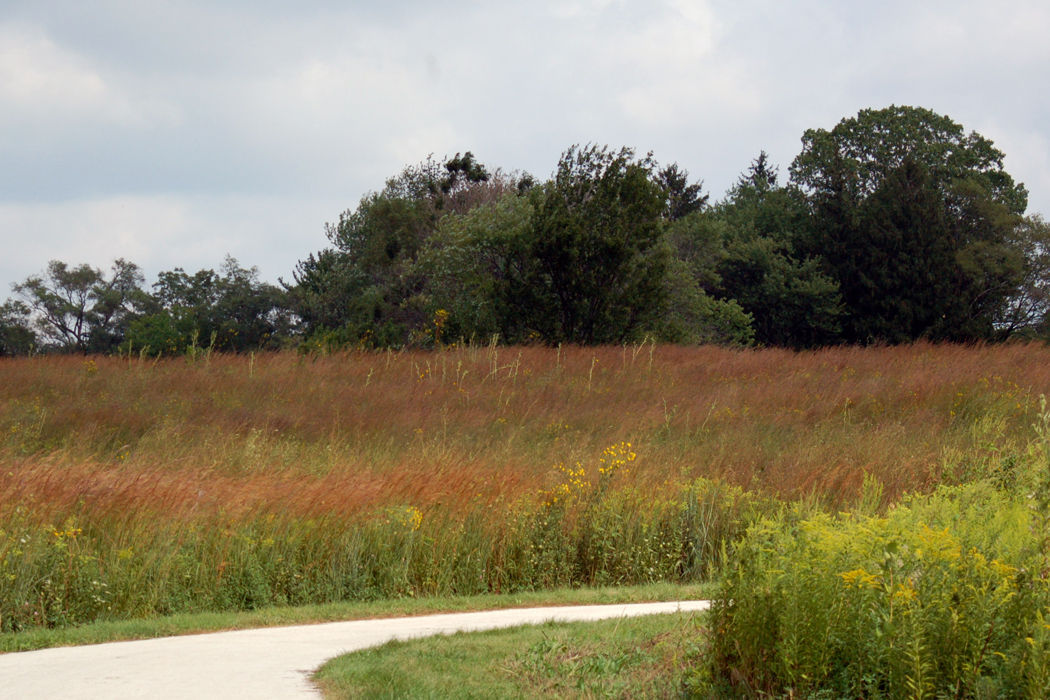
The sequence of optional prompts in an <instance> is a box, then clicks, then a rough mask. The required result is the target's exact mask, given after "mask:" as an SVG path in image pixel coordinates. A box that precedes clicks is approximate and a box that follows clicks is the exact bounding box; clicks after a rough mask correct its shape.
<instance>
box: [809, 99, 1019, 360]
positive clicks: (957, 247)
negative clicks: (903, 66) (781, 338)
mask: <svg viewBox="0 0 1050 700" xmlns="http://www.w3.org/2000/svg"><path fill="white" fill-rule="evenodd" d="M802 141H803V149H802V152H801V153H800V154H799V156H798V157H797V158H796V159H795V161H794V162H793V163H792V166H791V176H792V179H793V181H794V183H795V184H796V185H797V186H799V187H800V188H801V189H802V190H803V191H804V192H805V193H806V194H807V195H808V198H809V202H810V205H811V211H812V215H813V228H812V231H813V235H812V237H811V238H810V240H809V241H808V245H809V247H810V251H811V252H813V253H814V254H815V255H820V256H821V258H822V260H823V263H824V267H825V269H826V270H827V271H828V273H829V274H830V276H831V277H832V278H833V279H834V280H835V281H836V282H837V284H838V285H839V286H840V288H841V290H842V294H843V301H844V303H845V307H846V319H845V323H844V328H845V338H846V340H849V341H852V342H872V341H882V342H903V341H907V340H912V339H915V338H920V337H925V338H930V339H951V340H973V339H980V338H993V337H995V336H996V334H997V327H998V325H1000V323H1001V317H1002V314H1003V313H1004V310H1005V308H1006V305H1007V300H1008V299H1009V298H1010V297H1011V296H1012V295H1013V293H1014V291H1015V290H1016V287H1017V285H1018V284H1019V283H1020V279H1021V276H1022V274H1023V264H1024V259H1023V254H1022V253H1021V252H1020V251H1018V250H1017V248H1016V246H1014V245H1013V244H1012V242H1011V233H1012V231H1014V229H1015V228H1016V226H1017V224H1018V222H1019V217H1020V215H1021V214H1022V213H1023V212H1024V210H1025V207H1026V203H1027V192H1026V190H1025V189H1024V186H1023V185H1020V184H1018V183H1015V182H1014V180H1013V178H1012V177H1011V176H1010V175H1009V174H1008V173H1007V172H1006V171H1005V170H1004V169H1003V154H1002V152H1000V151H999V150H998V149H996V148H995V147H994V145H993V144H992V142H991V141H989V140H988V139H986V138H984V137H983V136H981V135H979V134H976V133H969V134H967V133H965V132H964V130H963V128H962V127H961V126H960V125H958V124H956V123H955V122H953V121H952V120H951V119H950V118H948V117H946V116H943V115H939V114H936V113H934V112H932V111H930V110H927V109H923V108H917V107H898V106H892V107H889V108H886V109H882V110H863V111H861V112H860V113H859V114H858V115H857V116H856V117H852V118H848V119H844V120H842V121H841V122H840V123H839V124H838V125H837V126H836V127H835V128H834V129H832V130H831V131H825V130H822V129H815V130H809V131H807V132H806V133H805V135H804V136H803V139H802Z"/></svg>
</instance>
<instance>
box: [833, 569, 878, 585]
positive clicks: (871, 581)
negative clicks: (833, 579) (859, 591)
mask: <svg viewBox="0 0 1050 700" xmlns="http://www.w3.org/2000/svg"><path fill="white" fill-rule="evenodd" d="M839 577H840V578H841V579H842V580H843V582H844V583H845V584H846V587H847V588H878V587H879V586H880V585H882V583H881V581H879V577H878V576H876V575H875V574H869V573H868V572H867V571H865V570H864V569H853V571H846V572H843V573H841V574H839Z"/></svg>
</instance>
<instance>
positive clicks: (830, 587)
mask: <svg viewBox="0 0 1050 700" xmlns="http://www.w3.org/2000/svg"><path fill="white" fill-rule="evenodd" d="M1029 526H1030V518H1029V516H1028V513H1027V509H1026V508H1025V506H1024V505H1023V503H1021V502H1019V500H1018V499H1016V498H1013V497H1010V496H1009V495H1007V494H1005V493H1003V492H999V491H996V490H994V489H992V488H990V487H988V486H986V485H984V484H980V483H977V484H973V485H969V486H965V487H957V488H954V489H942V490H939V491H938V492H937V493H935V494H933V495H931V496H928V497H912V498H911V499H908V500H906V501H904V502H903V503H901V504H900V505H897V506H895V507H892V508H891V509H890V510H889V512H888V513H887V514H886V515H885V516H883V517H879V516H877V515H866V514H861V513H852V514H850V513H844V514H840V515H837V516H831V515H827V514H823V513H810V514H807V513H805V512H804V511H799V510H797V509H796V510H793V511H787V512H785V513H784V514H783V515H781V516H779V517H777V518H773V519H769V520H764V521H762V522H760V523H758V524H756V525H755V526H753V527H752V528H751V529H750V530H749V531H748V534H747V536H746V537H745V538H744V540H743V541H742V542H741V543H740V545H739V546H738V548H737V549H736V554H735V564H734V566H733V568H732V569H731V571H730V574H729V576H728V577H727V579H726V582H725V584H724V589H723V591H722V592H721V593H720V595H719V597H718V599H717V601H716V604H715V606H714V618H713V620H712V629H711V654H712V656H711V660H710V664H709V665H708V666H707V667H706V668H705V669H703V670H701V671H698V672H697V674H696V675H695V676H694V677H693V678H692V679H691V681H690V682H691V683H692V684H694V686H695V687H696V688H697V689H699V688H700V687H703V686H704V684H711V685H709V686H707V687H713V688H719V689H721V690H720V691H718V692H724V693H730V694H733V695H751V696H755V695H772V696H785V695H790V696H798V697H817V696H821V695H820V694H821V693H824V694H827V693H831V694H834V695H836V696H864V697H934V696H944V695H952V696H956V697H984V696H992V697H1041V696H1042V693H1043V692H1044V691H1045V687H1046V686H1045V682H1046V678H1047V675H1046V674H1047V672H1048V671H1050V649H1048V648H1047V646H1046V641H1047V640H1050V626H1047V625H1046V624H1045V621H1044V618H1043V611H1045V610H1046V609H1047V606H1048V605H1050V588H1048V587H1047V582H1046V580H1045V578H1043V577H1042V576H1041V575H1039V574H1038V573H1037V572H1038V566H1037V565H1036V564H1037V561H1035V560H1033V558H1032V550H1031V548H1030V547H1029V546H1028V544H1029V543H1030V542H1031V539H1032V535H1031V530H1030V528H1029ZM708 674H709V675H708ZM705 676H706V680H705Z"/></svg>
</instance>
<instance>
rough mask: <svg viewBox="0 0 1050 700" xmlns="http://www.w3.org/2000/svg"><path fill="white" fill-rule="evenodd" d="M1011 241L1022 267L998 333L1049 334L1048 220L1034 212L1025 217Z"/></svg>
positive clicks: (1044, 336) (1049, 263)
mask: <svg viewBox="0 0 1050 700" xmlns="http://www.w3.org/2000/svg"><path fill="white" fill-rule="evenodd" d="M1010 245H1011V247H1012V248H1014V249H1015V250H1018V251H1020V252H1021V255H1022V256H1023V258H1024V267H1023V272H1022V276H1021V280H1020V283H1019V285H1018V286H1017V288H1016V289H1015V290H1014V291H1013V293H1012V294H1011V295H1010V297H1009V299H1007V301H1006V304H1005V310H1004V312H1003V314H1002V315H1001V317H1000V319H999V326H998V327H997V330H998V332H999V335H1000V337H1010V336H1012V335H1022V336H1029V337H1031V336H1039V337H1042V338H1050V317H1048V316H1047V311H1050V224H1048V223H1047V222H1046V221H1045V220H1044V219H1043V218H1042V217H1041V216H1039V215H1037V214H1036V215H1032V216H1028V217H1025V218H1024V219H1022V220H1021V222H1020V224H1018V225H1017V226H1016V227H1015V229H1014V230H1013V232H1012V235H1011V237H1010Z"/></svg>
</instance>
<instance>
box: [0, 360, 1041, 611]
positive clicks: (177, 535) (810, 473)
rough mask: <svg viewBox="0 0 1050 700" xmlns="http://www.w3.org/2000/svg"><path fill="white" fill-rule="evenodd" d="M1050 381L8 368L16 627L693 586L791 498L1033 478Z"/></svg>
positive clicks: (2, 562) (648, 367) (287, 365)
mask: <svg viewBox="0 0 1050 700" xmlns="http://www.w3.org/2000/svg"><path fill="white" fill-rule="evenodd" d="M1048 360H1050V352H1048V351H1047V350H1046V349H1045V348H1043V347H1041V346H1034V345H1010V346H996V347H984V346H976V347H959V346H933V345H922V344H920V345H915V346H910V347H898V348H880V349H849V348H843V349H830V350H824V351H818V352H812V353H792V352H789V351H782V350H743V351H741V350H725V349H718V348H680V347H654V346H651V345H641V346H627V347H621V348H598V349H590V348H554V349H548V348H535V347H528V348H499V347H467V348H456V349H444V350H441V351H436V352H431V353H407V352H406V353H393V352H375V353H371V352H369V353H348V354H338V355H323V356H312V355H297V354H292V353H283V354H273V355H259V356H254V357H243V356H221V355H202V356H199V357H193V358H176V359H167V360H159V361H155V360H149V359H147V358H141V357H130V358H116V357H113V358H92V359H87V360H85V359H84V358H76V357H45V358H34V359H5V360H2V361H0V464H2V469H0V576H2V577H3V579H0V601H2V603H0V605H2V606H3V607H2V609H0V627H2V628H3V629H4V630H11V629H17V628H21V627H26V626H30V625H35V624H43V625H60V624H70V623H76V622H80V621H85V620H88V619H97V618H100V617H102V618H105V617H121V616H138V615H149V614H155V613H158V612H168V611H180V610H201V609H212V608H234V607H252V606H256V605H261V604H264V603H267V604H268V603H272V602H309V601H324V600H335V599H345V598H368V597H381V596H391V595H423V594H428V593H433V592H463V593H470V592H478V591H486V590H488V591H503V590H514V589H520V588H530V587H540V586H548V585H579V584H585V583H617V582H638V581H650V580H675V579H689V580H695V579H697V578H702V577H705V576H708V575H710V573H711V571H712V570H713V569H715V568H717V567H718V565H719V558H720V557H721V552H722V551H723V549H722V544H723V543H724V542H726V541H727V540H729V539H732V538H733V537H735V536H736V535H737V534H738V533H740V532H742V529H743V528H744V527H745V526H746V525H747V523H748V522H750V521H751V520H752V519H753V518H754V517H757V515H756V514H757V513H761V512H763V511H764V510H765V509H767V508H768V507H769V504H770V503H772V501H771V500H770V499H772V498H785V499H794V498H807V499H810V500H812V501H815V502H820V503H824V504H828V505H837V504H842V503H847V502H850V501H851V500H852V499H854V498H855V497H856V495H857V494H858V493H859V490H860V488H861V483H862V481H863V478H864V476H863V475H864V474H865V473H867V474H869V475H872V476H874V477H875V478H877V479H878V480H879V481H880V482H881V483H882V484H883V486H884V495H883V497H882V499H883V500H884V501H890V500H893V499H895V498H896V497H897V496H899V495H900V494H901V493H903V492H905V491H928V490H930V489H931V488H933V487H934V486H935V485H936V484H938V483H942V482H947V483H954V482H960V481H964V480H966V479H968V478H969V477H970V475H971V472H973V471H974V470H980V471H981V472H982V473H992V472H994V473H1000V474H1002V475H1003V478H1009V475H1010V473H1011V469H1012V468H1013V467H1012V465H1015V464H1016V463H1017V456H1018V455H1019V454H1020V453H1021V452H1022V451H1023V449H1024V445H1025V440H1026V438H1025V437H1024V435H1025V431H1026V429H1027V426H1028V424H1029V423H1030V422H1031V420H1032V417H1033V416H1034V415H1035V413H1036V411H1037V408H1036V407H1035V402H1034V401H1033V399H1032V397H1033V396H1037V395H1038V394H1040V393H1042V392H1046V391H1047V389H1048V387H1050V362H1048ZM627 443H630V447H629V448H623V447H622V446H623V445H624V444H627ZM607 448H611V449H613V450H614V452H615V451H616V450H620V452H615V454H613V456H612V457H610V456H609V455H610V454H612V453H609V452H607V451H606V450H607ZM622 450H627V452H623V451H622ZM628 452H630V453H634V454H635V455H636V458H632V459H630V460H629V461H626V458H625V457H624V455H625V454H628ZM616 454H619V455H620V456H619V457H616V456H615V455H616ZM609 459H614V460H615V459H623V460H625V461H624V464H622V465H620V466H619V467H618V468H616V469H612V470H608V473H606V471H603V465H604V464H605V462H603V461H602V460H606V461H608V460H609ZM581 469H582V474H580V473H579V471H580V470H581Z"/></svg>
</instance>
